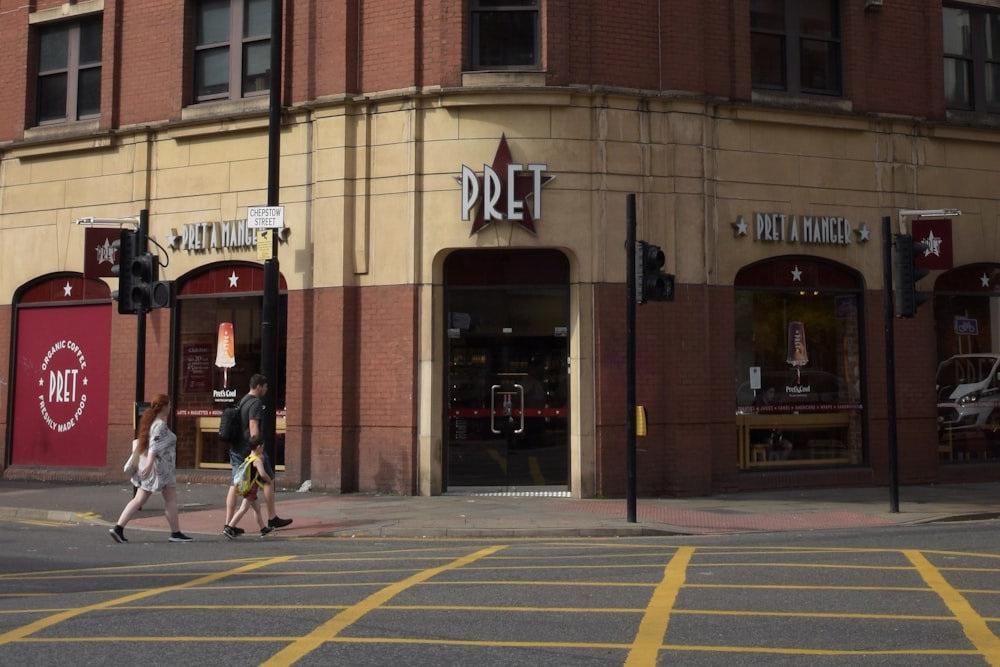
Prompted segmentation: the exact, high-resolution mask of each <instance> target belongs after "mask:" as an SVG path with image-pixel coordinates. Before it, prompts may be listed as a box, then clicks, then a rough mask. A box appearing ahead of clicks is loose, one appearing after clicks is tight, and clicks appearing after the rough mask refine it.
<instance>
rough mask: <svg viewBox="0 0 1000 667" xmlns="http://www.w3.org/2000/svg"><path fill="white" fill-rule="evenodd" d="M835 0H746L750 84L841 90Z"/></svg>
mask: <svg viewBox="0 0 1000 667" xmlns="http://www.w3.org/2000/svg"><path fill="white" fill-rule="evenodd" d="M839 12H840V8H839V3H838V2H837V0H751V2H750V67H751V72H752V77H753V86H754V88H765V89H770V90H784V91H788V92H791V93H813V94H820V95H840V94H841V78H840V74H841V61H840V21H839V18H838V17H839Z"/></svg>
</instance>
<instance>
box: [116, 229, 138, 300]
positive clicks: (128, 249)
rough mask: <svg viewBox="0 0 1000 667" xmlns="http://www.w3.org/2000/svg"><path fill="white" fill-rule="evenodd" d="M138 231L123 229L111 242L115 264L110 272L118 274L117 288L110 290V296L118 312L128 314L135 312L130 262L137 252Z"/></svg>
mask: <svg viewBox="0 0 1000 667" xmlns="http://www.w3.org/2000/svg"><path fill="white" fill-rule="evenodd" d="M138 245H139V238H138V233H137V232H135V231H134V230H131V229H123V230H122V231H121V235H120V236H119V237H118V238H117V239H115V240H114V241H112V242H111V247H112V248H113V250H114V254H115V264H114V265H113V266H112V267H111V273H113V274H114V275H116V276H118V289H116V290H114V291H113V292H111V298H112V299H114V300H115V301H117V302H118V312H119V313H120V314H122V315H129V314H133V313H135V312H136V304H135V301H133V292H132V284H133V282H132V275H133V274H132V263H133V261H134V260H135V257H136V255H137V254H138V249H139V248H138Z"/></svg>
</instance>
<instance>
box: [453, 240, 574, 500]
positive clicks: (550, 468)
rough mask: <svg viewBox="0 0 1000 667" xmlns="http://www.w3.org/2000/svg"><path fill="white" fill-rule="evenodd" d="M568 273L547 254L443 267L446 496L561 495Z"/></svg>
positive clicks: (469, 255) (565, 452)
mask: <svg viewBox="0 0 1000 667" xmlns="http://www.w3.org/2000/svg"><path fill="white" fill-rule="evenodd" d="M568 272H569V268H568V262H567V260H566V258H565V256H564V255H562V254H561V253H559V252H556V251H548V250H541V251H539V250H530V251H493V250H484V251H462V252H459V253H456V254H455V255H452V256H451V257H449V259H448V260H447V261H446V264H445V276H446V281H447V287H446V314H447V319H448V321H447V323H446V340H445V353H446V357H445V358H446V359H447V361H448V363H447V364H446V367H445V374H446V377H445V392H446V396H445V405H446V406H447V407H446V416H445V419H446V422H447V424H446V428H445V429H444V433H445V461H444V466H445V469H444V472H445V474H444V478H445V489H446V490H450V491H455V490H456V489H458V488H461V487H488V488H490V489H491V490H494V491H506V492H516V491H519V490H523V489H524V487H533V488H534V489H535V490H538V489H539V488H540V487H548V488H550V489H553V490H560V491H564V490H566V487H567V485H568V483H569V437H568V429H567V425H568V420H567V417H568V409H567V407H568V405H569V400H568V399H569V396H568V371H569V369H568V364H567V357H568V353H569V349H568V316H569V286H568Z"/></svg>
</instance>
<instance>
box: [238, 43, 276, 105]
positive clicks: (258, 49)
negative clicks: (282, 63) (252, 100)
mask: <svg viewBox="0 0 1000 667" xmlns="http://www.w3.org/2000/svg"><path fill="white" fill-rule="evenodd" d="M243 54H244V55H243V93H244V94H246V93H253V92H259V91H262V90H267V89H268V88H269V87H270V76H269V74H270V69H271V68H270V66H271V40H267V41H260V42H254V43H252V44H247V45H246V46H244V47H243Z"/></svg>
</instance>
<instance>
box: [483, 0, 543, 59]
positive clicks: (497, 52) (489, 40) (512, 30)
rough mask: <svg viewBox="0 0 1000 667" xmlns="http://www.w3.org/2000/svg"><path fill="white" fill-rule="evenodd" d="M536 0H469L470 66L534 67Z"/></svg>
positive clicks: (537, 24)
mask: <svg viewBox="0 0 1000 667" xmlns="http://www.w3.org/2000/svg"><path fill="white" fill-rule="evenodd" d="M539 2H540V0H471V8H472V69H477V70H484V69H537V68H538V67H539V65H540V63H541V58H540V57H539V51H540V50H541V46H540V44H541V39H540V38H539V7H538V5H539Z"/></svg>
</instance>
